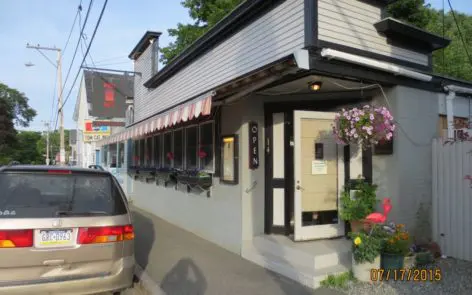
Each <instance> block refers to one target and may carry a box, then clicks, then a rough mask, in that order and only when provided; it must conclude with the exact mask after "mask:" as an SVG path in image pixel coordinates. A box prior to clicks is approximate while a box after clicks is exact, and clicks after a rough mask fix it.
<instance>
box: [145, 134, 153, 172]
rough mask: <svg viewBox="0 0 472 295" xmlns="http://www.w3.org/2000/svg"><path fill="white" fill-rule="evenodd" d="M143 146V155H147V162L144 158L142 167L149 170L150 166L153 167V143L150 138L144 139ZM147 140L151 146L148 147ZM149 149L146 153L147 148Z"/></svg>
mask: <svg viewBox="0 0 472 295" xmlns="http://www.w3.org/2000/svg"><path fill="white" fill-rule="evenodd" d="M144 139H145V146H144V154H147V155H148V158H149V159H148V161H146V157H145V158H144V161H145V163H144V167H147V168H150V167H152V165H154V141H153V140H152V136H146V137H145V138H144ZM149 140H151V144H150V146H149ZM149 147H150V148H151V150H150V151H148V148H149Z"/></svg>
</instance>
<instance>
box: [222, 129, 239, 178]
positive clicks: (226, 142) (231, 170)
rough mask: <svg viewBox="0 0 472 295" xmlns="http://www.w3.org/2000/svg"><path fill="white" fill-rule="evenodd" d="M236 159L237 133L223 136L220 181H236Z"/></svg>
mask: <svg viewBox="0 0 472 295" xmlns="http://www.w3.org/2000/svg"><path fill="white" fill-rule="evenodd" d="M238 161H239V159H238V138H237V135H228V136H223V137H222V140H221V165H222V167H221V168H222V169H221V170H222V175H221V182H223V183H230V184H237V183H238V173H239V172H238V171H239V170H238V163H239V162H238Z"/></svg>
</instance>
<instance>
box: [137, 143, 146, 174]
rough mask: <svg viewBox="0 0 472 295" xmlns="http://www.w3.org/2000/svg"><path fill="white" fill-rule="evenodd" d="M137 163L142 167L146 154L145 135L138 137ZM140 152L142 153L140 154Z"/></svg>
mask: <svg viewBox="0 0 472 295" xmlns="http://www.w3.org/2000/svg"><path fill="white" fill-rule="evenodd" d="M138 140H139V156H138V157H139V163H138V167H140V168H143V167H144V164H145V158H144V155H145V154H146V138H145V137H140V138H139V139H138ZM141 144H143V147H142V148H141ZM141 152H142V154H141Z"/></svg>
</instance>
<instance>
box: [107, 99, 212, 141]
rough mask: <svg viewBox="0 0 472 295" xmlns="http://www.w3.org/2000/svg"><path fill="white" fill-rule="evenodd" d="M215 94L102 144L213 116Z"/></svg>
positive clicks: (172, 110)
mask: <svg viewBox="0 0 472 295" xmlns="http://www.w3.org/2000/svg"><path fill="white" fill-rule="evenodd" d="M213 96H214V92H211V93H209V94H207V95H204V96H201V97H199V98H197V99H195V100H192V101H191V102H189V103H186V104H183V105H180V106H176V107H175V108H173V109H171V110H170V111H168V112H165V113H162V114H158V115H155V116H153V117H151V118H148V119H146V120H144V121H142V122H139V123H137V124H135V125H133V126H130V127H129V128H126V130H124V131H122V132H120V133H117V134H113V135H110V136H109V137H107V138H105V139H103V140H102V141H101V142H100V144H101V145H104V144H111V143H117V142H121V141H125V140H128V139H133V138H138V137H142V136H144V135H146V134H149V133H153V132H156V131H160V130H164V129H166V128H170V127H172V126H174V125H177V124H179V123H184V122H187V121H191V120H194V119H197V118H200V117H201V116H208V115H210V114H211V102H212V98H213Z"/></svg>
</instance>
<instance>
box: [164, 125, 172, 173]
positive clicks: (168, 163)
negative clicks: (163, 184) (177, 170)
mask: <svg viewBox="0 0 472 295" xmlns="http://www.w3.org/2000/svg"><path fill="white" fill-rule="evenodd" d="M162 152H163V156H164V157H163V166H164V167H165V168H172V160H173V158H174V153H173V149H172V132H167V133H165V134H164V143H163V148H162Z"/></svg>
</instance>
